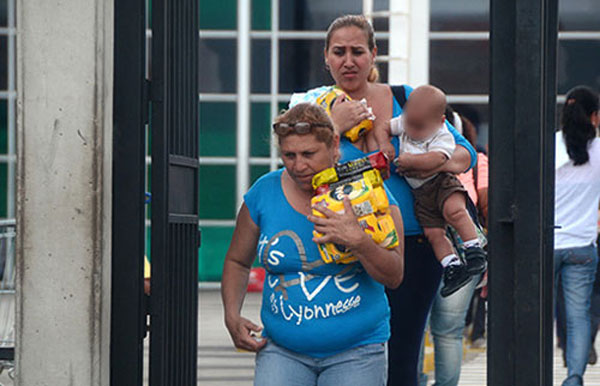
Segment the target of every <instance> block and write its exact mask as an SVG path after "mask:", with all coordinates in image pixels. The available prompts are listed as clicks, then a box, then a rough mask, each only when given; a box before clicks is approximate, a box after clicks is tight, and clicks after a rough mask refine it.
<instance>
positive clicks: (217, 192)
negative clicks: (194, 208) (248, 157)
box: [199, 165, 235, 220]
mask: <svg viewBox="0 0 600 386" xmlns="http://www.w3.org/2000/svg"><path fill="white" fill-rule="evenodd" d="M199 205H200V218H201V219H221V220H231V219H233V218H235V166H220V165H219V166H213V165H201V166H200V204H199Z"/></svg>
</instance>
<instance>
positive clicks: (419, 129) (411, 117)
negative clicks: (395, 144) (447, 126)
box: [402, 101, 445, 141]
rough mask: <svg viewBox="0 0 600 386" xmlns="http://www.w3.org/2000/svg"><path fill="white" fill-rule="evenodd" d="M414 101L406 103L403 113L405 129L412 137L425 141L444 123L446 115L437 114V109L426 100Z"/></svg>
mask: <svg viewBox="0 0 600 386" xmlns="http://www.w3.org/2000/svg"><path fill="white" fill-rule="evenodd" d="M412 102H413V103H410V102H409V103H407V104H406V107H405V109H404V111H403V113H402V119H403V120H404V121H403V125H404V130H405V131H406V134H407V135H408V136H409V137H410V138H412V139H414V140H416V141H424V140H426V139H427V138H429V137H431V136H432V135H433V134H434V133H435V132H436V131H437V130H438V129H439V128H440V127H441V126H442V125H443V124H444V120H445V116H443V115H442V116H437V115H436V114H435V112H434V110H435V109H434V108H432V106H429V105H428V104H427V103H426V102H423V103H416V101H412Z"/></svg>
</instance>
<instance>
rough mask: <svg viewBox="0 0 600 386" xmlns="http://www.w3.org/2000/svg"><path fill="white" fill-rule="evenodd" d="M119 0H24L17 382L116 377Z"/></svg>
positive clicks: (79, 382) (55, 384)
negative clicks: (113, 223) (115, 51)
mask: <svg viewBox="0 0 600 386" xmlns="http://www.w3.org/2000/svg"><path fill="white" fill-rule="evenodd" d="M112 7H113V2H112V1H104V0H44V1H26V0H18V1H17V28H18V36H17V51H18V59H17V74H18V82H17V90H18V102H17V103H18V105H17V114H18V120H17V130H18V172H17V189H18V191H17V192H18V193H17V194H18V203H17V223H18V225H17V232H18V236H17V237H18V240H17V243H18V244H17V325H16V335H17V342H16V368H17V378H18V380H17V384H18V385H22V386H33V385H36V386H40V385H52V386H62V385H64V386H67V385H69V386H86V385H108V342H109V331H108V328H109V326H110V323H109V322H110V318H109V300H110V293H109V289H110V283H109V282H108V281H109V278H110V245H109V243H110V240H111V238H110V216H111V213H110V208H111V204H110V193H111V179H110V174H111V168H112V165H111V153H110V152H111V147H112V137H111V132H112V95H111V93H112V44H113V42H112V36H113V14H112V11H113V10H112Z"/></svg>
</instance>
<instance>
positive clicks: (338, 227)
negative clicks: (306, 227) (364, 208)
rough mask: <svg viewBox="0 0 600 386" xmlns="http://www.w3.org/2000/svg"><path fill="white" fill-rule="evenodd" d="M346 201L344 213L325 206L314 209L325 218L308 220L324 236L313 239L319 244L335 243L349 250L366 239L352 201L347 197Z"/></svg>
mask: <svg viewBox="0 0 600 386" xmlns="http://www.w3.org/2000/svg"><path fill="white" fill-rule="evenodd" d="M343 201H344V213H336V212H333V211H332V210H330V209H327V208H326V207H324V206H321V205H317V206H315V207H314V209H316V210H318V211H319V212H321V213H322V214H323V215H324V216H325V217H317V216H314V215H309V216H308V220H309V221H310V222H312V223H314V224H315V230H316V231H317V232H319V233H321V234H322V235H323V236H321V237H315V238H313V241H314V242H315V243H317V244H324V243H334V244H341V245H344V246H346V247H348V248H354V247H356V246H358V245H360V244H361V243H362V242H363V241H364V240H365V237H368V236H367V234H366V233H365V232H363V230H362V228H361V227H360V225H358V220H357V218H356V215H355V214H354V211H353V210H352V204H351V203H350V199H349V198H348V197H347V196H346V197H344V199H343Z"/></svg>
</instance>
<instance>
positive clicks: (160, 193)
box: [111, 0, 200, 386]
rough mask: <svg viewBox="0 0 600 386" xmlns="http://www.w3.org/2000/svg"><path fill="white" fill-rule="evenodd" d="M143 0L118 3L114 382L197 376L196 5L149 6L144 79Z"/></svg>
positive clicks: (170, 381) (128, 384) (184, 385)
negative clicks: (147, 272)
mask: <svg viewBox="0 0 600 386" xmlns="http://www.w3.org/2000/svg"><path fill="white" fill-rule="evenodd" d="M145 6H146V4H145V1H144V0H133V1H115V39H114V41H115V62H114V63H115V71H114V73H115V78H114V119H113V121H114V143H113V154H114V159H113V224H112V226H113V243H112V245H113V251H112V252H113V258H112V310H111V313H112V315H111V385H112V386H138V385H142V383H143V374H144V371H143V348H144V336H145V333H146V318H147V312H148V310H149V313H150V369H149V375H150V377H149V378H150V385H151V386H166V385H177V386H188V385H189V386H192V385H194V386H195V385H196V382H197V323H198V247H199V241H200V235H199V231H198V202H197V201H198V38H199V37H198V1H197V0H181V1H177V2H169V1H166V0H154V1H153V2H152V7H153V10H152V11H153V12H152V14H153V17H152V36H153V39H152V57H151V67H152V75H151V79H150V80H146V79H145V60H146V48H145V36H146V25H145V17H146V9H145ZM149 111H151V114H152V120H151V122H152V125H151V130H150V133H151V138H150V142H151V143H152V147H151V159H152V174H151V180H152V184H151V191H152V202H151V211H152V228H151V229H152V230H151V232H152V233H151V257H152V261H151V267H152V268H151V272H152V277H151V295H150V298H149V299H150V300H149V304H147V301H146V299H145V297H144V293H143V264H144V263H143V262H144V245H145V242H144V238H145V237H144V236H145V235H144V229H145V224H144V201H145V188H144V187H145V165H146V164H145V162H146V159H145V158H146V154H145V140H146V138H145V125H146V124H147V123H148V112H149Z"/></svg>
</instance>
